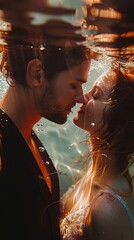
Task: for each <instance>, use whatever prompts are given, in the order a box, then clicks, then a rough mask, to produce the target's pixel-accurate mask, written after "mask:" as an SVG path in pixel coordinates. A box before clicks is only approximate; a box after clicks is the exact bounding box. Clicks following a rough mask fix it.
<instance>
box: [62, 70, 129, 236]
mask: <svg viewBox="0 0 134 240" xmlns="http://www.w3.org/2000/svg"><path fill="white" fill-rule="evenodd" d="M85 101H86V103H85V104H83V105H82V106H81V108H80V110H79V111H78V115H77V116H76V117H75V118H74V123H75V124H76V125H77V126H78V127H80V128H82V129H84V130H86V131H88V132H89V133H90V148H91V149H90V156H91V157H92V160H93V161H90V164H89V168H88V170H87V173H86V174H85V175H84V176H83V178H82V179H81V180H80V181H79V182H78V183H77V184H76V185H75V186H74V187H73V188H72V189H69V191H68V192H67V193H66V194H65V195H64V196H63V197H62V213H63V217H62V220H61V234H62V237H63V239H70V240H71V239H84V240H88V239H89V240H113V239H114V240H126V239H127V240H132V239H134V191H133V182H132V174H131V172H130V170H131V166H132V164H133V161H134V160H133V155H134V110H133V109H134V81H133V80H132V79H130V78H128V77H127V76H124V75H123V74H122V73H121V72H120V71H118V70H115V69H114V70H113V69H111V70H110V71H109V70H108V72H107V73H106V74H105V75H103V76H102V77H100V79H98V80H97V81H96V82H95V84H94V86H93V88H92V89H91V90H90V91H89V92H88V93H86V94H85Z"/></svg>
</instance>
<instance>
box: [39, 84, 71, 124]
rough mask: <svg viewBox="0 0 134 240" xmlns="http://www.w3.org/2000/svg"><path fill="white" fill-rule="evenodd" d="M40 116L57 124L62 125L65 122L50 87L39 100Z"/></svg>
mask: <svg viewBox="0 0 134 240" xmlns="http://www.w3.org/2000/svg"><path fill="white" fill-rule="evenodd" d="M40 109H41V110H40V113H41V116H42V117H44V118H46V119H48V120H49V121H52V122H54V123H57V124H64V123H65V122H66V121H67V116H66V115H65V114H64V109H63V108H61V105H60V104H58V103H57V97H56V96H55V92H54V90H53V88H52V87H50V86H49V87H48V89H47V91H45V93H44V96H43V97H42V98H41V99H40Z"/></svg>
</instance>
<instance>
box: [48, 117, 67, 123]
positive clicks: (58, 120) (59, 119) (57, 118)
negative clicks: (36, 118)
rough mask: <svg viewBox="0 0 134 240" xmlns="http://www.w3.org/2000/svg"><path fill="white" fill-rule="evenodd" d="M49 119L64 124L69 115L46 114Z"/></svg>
mask: <svg viewBox="0 0 134 240" xmlns="http://www.w3.org/2000/svg"><path fill="white" fill-rule="evenodd" d="M44 118H46V119H47V120H49V121H51V122H53V123H57V124H64V123H66V121H67V116H61V115H60V116H58V115H51V116H44Z"/></svg>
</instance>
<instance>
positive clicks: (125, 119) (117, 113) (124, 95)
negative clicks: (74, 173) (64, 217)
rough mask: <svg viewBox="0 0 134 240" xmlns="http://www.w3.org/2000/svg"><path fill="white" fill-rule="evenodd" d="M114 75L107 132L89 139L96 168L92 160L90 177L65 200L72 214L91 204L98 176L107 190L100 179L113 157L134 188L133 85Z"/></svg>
mask: <svg viewBox="0 0 134 240" xmlns="http://www.w3.org/2000/svg"><path fill="white" fill-rule="evenodd" d="M114 72H115V73H116V77H115V84H114V87H113V89H112V90H111V93H110V95H109V96H108V99H107V100H106V101H108V102H109V107H108V108H106V109H105V110H104V126H105V125H106V126H107V127H106V128H104V131H102V132H101V131H98V134H97V132H95V134H91V135H90V137H89V142H90V151H91V152H90V154H89V157H90V158H91V157H94V158H95V161H94V162H95V164H93V161H92V160H91V159H90V163H89V167H88V170H87V173H86V174H85V175H84V176H83V177H82V179H81V180H79V182H78V183H77V184H76V185H75V188H74V189H73V191H72V194H70V195H69V200H68V199H65V208H66V207H68V206H67V205H68V204H69V205H70V208H71V205H73V207H72V209H71V212H73V211H76V210H78V209H80V208H82V207H85V206H87V205H88V204H89V202H90V201H91V199H92V197H91V189H92V186H93V182H94V179H95V176H96V175H98V173H99V176H100V178H99V180H98V181H99V182H98V183H100V184H101V186H102V187H108V186H107V185H106V184H105V183H103V182H101V176H103V174H104V173H106V171H107V168H108V161H112V158H111V156H112V157H114V159H115V160H116V163H117V168H118V170H119V171H120V172H121V174H126V177H127V178H128V180H129V183H130V187H131V189H132V188H133V187H132V176H130V175H129V167H130V165H132V164H133V162H134V81H133V80H132V79H130V78H128V77H127V76H124V75H123V74H122V73H121V72H120V71H118V70H114ZM108 76H110V74H108ZM106 78H107V77H106ZM100 132H101V133H100ZM90 140H91V141H90ZM109 156H110V157H109ZM109 187H110V186H109ZM68 202H69V203H68ZM66 203H67V204H66Z"/></svg>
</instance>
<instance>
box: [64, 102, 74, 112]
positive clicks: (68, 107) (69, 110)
mask: <svg viewBox="0 0 134 240" xmlns="http://www.w3.org/2000/svg"><path fill="white" fill-rule="evenodd" d="M75 105H76V104H73V105H69V106H67V107H66V108H65V111H67V112H72V108H74V107H75Z"/></svg>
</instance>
